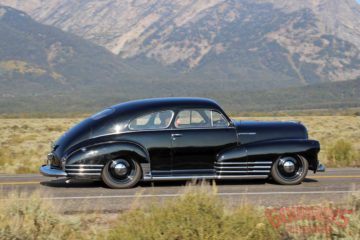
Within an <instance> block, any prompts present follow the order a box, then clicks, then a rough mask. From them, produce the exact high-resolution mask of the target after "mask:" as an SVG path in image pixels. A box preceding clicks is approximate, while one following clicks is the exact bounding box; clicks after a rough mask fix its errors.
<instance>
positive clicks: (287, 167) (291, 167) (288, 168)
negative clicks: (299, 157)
mask: <svg viewBox="0 0 360 240" xmlns="http://www.w3.org/2000/svg"><path fill="white" fill-rule="evenodd" d="M283 167H284V171H285V172H287V173H292V172H294V171H295V164H294V163H293V162H292V161H290V160H288V161H285V162H284V165H283Z"/></svg>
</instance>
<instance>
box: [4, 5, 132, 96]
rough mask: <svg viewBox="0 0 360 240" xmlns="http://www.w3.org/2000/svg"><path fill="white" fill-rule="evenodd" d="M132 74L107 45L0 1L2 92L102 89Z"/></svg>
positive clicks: (22, 93)
mask: <svg viewBox="0 0 360 240" xmlns="http://www.w3.org/2000/svg"><path fill="white" fill-rule="evenodd" d="M134 78H135V80H136V70H135V69H133V68H132V67H130V66H129V65H127V64H125V63H124V62H123V61H122V60H121V59H119V58H118V57H116V56H114V55H113V54H112V53H111V52H109V51H108V50H106V49H105V48H103V47H100V46H97V45H95V44H94V43H91V42H88V41H86V40H83V39H81V38H80V37H77V36H75V35H73V34H70V33H66V32H63V31H61V30H59V29H57V28H55V27H51V26H46V25H43V24H40V23H37V22H35V21H34V20H32V19H31V18H30V17H29V16H28V15H26V14H25V13H23V12H21V11H18V10H15V9H13V8H9V7H3V6H2V7H1V6H0V85H1V88H0V96H10V97H11V96H14V97H16V96H37V95H46V94H53V93H57V94H71V93H72V92H73V91H75V92H76V90H77V89H80V88H81V89H82V91H93V90H94V89H97V90H101V89H104V86H106V85H111V86H119V85H123V84H125V83H128V82H129V80H134ZM64 90H65V91H64Z"/></svg>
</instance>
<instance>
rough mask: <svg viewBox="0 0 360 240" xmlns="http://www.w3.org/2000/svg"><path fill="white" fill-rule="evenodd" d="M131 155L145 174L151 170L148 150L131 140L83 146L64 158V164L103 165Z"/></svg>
mask: <svg viewBox="0 0 360 240" xmlns="http://www.w3.org/2000/svg"><path fill="white" fill-rule="evenodd" d="M124 157H125V158H126V157H129V158H131V159H133V160H135V161H137V162H138V163H139V164H140V166H141V168H142V172H143V176H145V175H146V174H148V172H150V157H149V153H148V151H147V150H146V149H145V148H144V147H143V146H141V145H140V144H138V143H135V142H130V141H111V142H102V143H96V144H92V145H88V146H85V147H81V148H79V149H77V150H75V151H73V152H71V153H70V154H68V155H67V156H66V157H65V159H64V165H77V164H81V165H103V166H105V165H106V163H107V162H108V161H110V160H114V159H119V158H124Z"/></svg>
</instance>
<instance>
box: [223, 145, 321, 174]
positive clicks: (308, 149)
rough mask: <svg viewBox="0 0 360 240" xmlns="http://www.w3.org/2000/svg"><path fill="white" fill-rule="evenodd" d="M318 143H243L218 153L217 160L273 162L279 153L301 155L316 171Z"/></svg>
mask: <svg viewBox="0 0 360 240" xmlns="http://www.w3.org/2000/svg"><path fill="white" fill-rule="evenodd" d="M319 151H320V144H319V142H318V141H315V140H307V139H281V140H270V141H264V142H256V143H250V144H244V145H240V146H237V147H235V148H232V149H229V150H227V151H224V152H222V153H220V154H219V155H218V156H217V161H218V162H226V161H228V162H257V161H272V162H274V161H275V160H276V159H277V158H278V157H279V156H281V155H286V154H288V155H301V156H303V157H305V158H306V159H307V161H308V162H309V169H310V170H314V172H316V169H317V166H318V164H319V161H318V157H317V155H318V153H319Z"/></svg>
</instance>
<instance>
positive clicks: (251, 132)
mask: <svg viewBox="0 0 360 240" xmlns="http://www.w3.org/2000/svg"><path fill="white" fill-rule="evenodd" d="M234 124H235V127H236V131H237V134H238V138H239V141H240V143H241V144H247V143H252V142H261V141H269V140H280V139H307V138H308V134H307V130H306V128H305V126H304V125H302V124H301V123H299V122H260V121H234Z"/></svg>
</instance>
